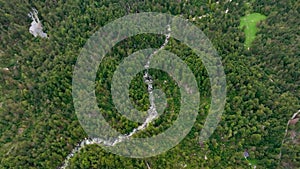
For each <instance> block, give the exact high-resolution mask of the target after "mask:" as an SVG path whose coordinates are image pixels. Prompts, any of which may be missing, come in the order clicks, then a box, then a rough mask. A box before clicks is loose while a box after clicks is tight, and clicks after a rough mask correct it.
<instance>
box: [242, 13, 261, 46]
mask: <svg viewBox="0 0 300 169" xmlns="http://www.w3.org/2000/svg"><path fill="white" fill-rule="evenodd" d="M264 19H266V16H265V15H262V14H260V13H252V14H249V15H246V16H244V17H242V18H241V22H240V28H241V29H243V28H244V27H245V30H244V31H245V36H246V41H245V46H246V47H247V48H248V47H250V45H251V43H252V42H253V40H254V39H255V35H256V32H257V27H256V24H257V23H258V22H259V21H262V20H264Z"/></svg>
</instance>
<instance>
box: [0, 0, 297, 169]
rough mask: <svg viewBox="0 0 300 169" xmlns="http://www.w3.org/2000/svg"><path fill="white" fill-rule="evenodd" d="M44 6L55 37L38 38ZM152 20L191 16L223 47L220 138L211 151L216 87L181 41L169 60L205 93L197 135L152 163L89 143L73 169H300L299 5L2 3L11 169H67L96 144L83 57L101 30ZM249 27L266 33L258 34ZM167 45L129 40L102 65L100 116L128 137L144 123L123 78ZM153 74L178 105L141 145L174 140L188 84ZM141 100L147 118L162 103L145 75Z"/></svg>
mask: <svg viewBox="0 0 300 169" xmlns="http://www.w3.org/2000/svg"><path fill="white" fill-rule="evenodd" d="M32 8H35V9H37V11H38V17H39V19H40V21H41V23H42V25H43V31H44V32H46V33H47V35H48V38H43V37H38V36H37V37H35V36H33V35H32V34H31V33H30V32H29V27H30V23H31V22H32V19H31V18H30V17H29V16H28V13H29V12H30V11H32ZM142 12H159V13H166V14H171V15H174V16H180V17H181V18H183V19H186V20H188V21H189V22H191V23H192V24H193V25H195V26H197V28H199V29H200V30H202V31H203V33H204V34H205V35H206V36H207V38H208V39H209V40H210V41H211V43H212V45H213V46H214V48H215V49H216V51H217V53H218V55H219V56H220V57H221V61H222V65H223V67H224V71H225V75H226V88H227V89H226V91H227V93H226V95H227V96H226V104H225V109H224V113H223V114H222V117H221V119H220V122H219V124H218V126H217V128H216V130H215V131H214V133H213V134H212V135H211V136H210V137H209V139H208V140H206V141H204V142H199V135H200V132H201V129H202V128H203V126H204V122H205V119H206V116H207V114H208V110H209V108H210V106H211V97H212V94H211V91H212V88H214V87H215V86H212V85H211V83H210V80H209V76H208V72H207V69H206V68H205V66H204V64H203V62H202V61H201V59H199V58H198V57H197V56H196V54H195V52H194V51H193V50H191V48H189V47H188V46H187V45H185V44H184V43H182V42H180V41H178V40H177V39H175V38H172V36H171V37H170V38H169V39H168V43H167V44H166V45H165V46H164V50H167V51H169V52H171V53H174V54H176V55H177V56H178V57H179V58H180V59H181V60H183V61H184V63H186V64H187V65H188V67H189V68H190V69H191V70H192V72H193V73H194V75H195V78H196V81H197V85H198V88H199V93H200V100H201V102H200V105H199V111H198V115H197V119H196V121H195V123H194V125H193V126H192V129H191V131H190V132H189V133H188V135H187V136H186V137H185V138H184V139H183V140H182V141H181V142H180V143H179V144H178V145H176V146H175V147H173V148H172V149H170V150H168V151H166V152H164V153H162V154H159V155H157V156H153V157H147V158H129V157H124V156H119V155H116V154H114V153H110V152H108V151H106V150H105V149H103V148H102V147H101V146H99V145H96V144H91V145H87V146H85V147H84V148H82V149H81V150H80V151H79V152H77V153H76V154H74V156H72V158H70V160H69V162H68V166H67V167H66V168H74V169H77V168H87V169H90V168H95V169H96V168H97V169H98V168H111V169H114V168H117V169H124V168H129V169H135V168H141V169H149V168H150V169H156V168H158V169H160V168H199V169H208V168H221V169H223V168H224V169H244V168H257V169H265V168H271V169H272V168H274V169H281V168H282V169H285V168H289V169H297V168H300V122H298V120H299V119H300V113H299V114H296V113H297V112H299V110H300V70H299V67H300V30H299V26H300V20H299V18H300V1H297V0H279V1H274V0H262V1H259V0H251V1H246V0H219V1H217V0H176V1H173V0H171V1H162V0H152V1H150V0H121V1H116V0H103V1H92V0H61V1H57V0H44V1H31V0H25V1H22V2H21V1H16V0H10V1H6V0H0V39H1V40H0V91H1V93H0V168H5V169H6V168H28V169H33V168H60V167H61V166H62V165H63V164H64V162H65V159H66V157H67V156H68V155H69V154H70V153H71V152H72V150H73V149H74V148H75V147H76V145H77V144H78V143H80V142H81V141H82V140H84V139H85V138H87V137H89V136H88V134H87V133H86V132H85V130H84V129H83V128H82V126H81V124H80V122H79V120H78V117H77V116H76V113H75V108H74V104H73V97H72V80H73V79H72V78H73V71H74V66H75V64H76V61H77V57H78V56H79V53H80V51H81V49H82V48H83V47H84V45H85V44H86V42H87V40H88V39H89V38H90V37H91V36H92V35H93V34H94V33H95V32H96V31H97V30H99V29H100V28H101V27H103V26H104V25H106V24H108V23H110V22H112V21H114V20H116V19H118V18H120V17H123V16H125V15H128V14H135V13H142ZM251 14H260V16H263V17H262V18H261V19H258V20H255V23H254V24H253V23H251V24H249V23H248V24H247V21H245V20H243V18H246V17H247V16H251ZM242 20H243V22H244V23H242ZM245 22H246V23H245ZM249 25H250V26H252V29H255V31H254V32H252V33H250V35H249V31H248V30H249V28H248V27H247V26H249ZM253 26H255V27H253ZM246 30H247V31H246ZM249 36H251V37H250V38H249ZM249 39H250V40H249ZM165 40H166V36H165V35H154V34H140V35H136V36H133V37H130V38H127V39H125V40H123V41H121V42H119V43H118V44H116V45H115V46H114V47H113V48H112V49H111V51H110V52H109V53H107V54H106V56H105V57H104V58H103V61H102V62H101V64H100V65H99V67H98V71H97V75H96V80H95V86H96V87H95V94H96V98H97V104H98V107H99V108H100V109H101V110H103V117H104V118H105V120H106V121H107V122H108V123H109V124H110V125H111V126H112V127H113V128H114V129H115V130H117V131H118V132H120V133H122V134H126V133H129V132H131V131H132V130H133V129H134V128H137V127H138V126H139V125H140V123H138V122H134V121H131V120H129V119H126V118H125V117H124V116H122V114H120V113H119V112H118V110H117V109H116V108H115V105H114V102H113V100H112V93H111V85H112V84H111V82H112V80H113V74H114V71H115V70H116V69H117V66H118V65H119V64H120V63H122V61H123V60H124V59H125V58H127V57H128V56H129V55H131V54H133V53H135V52H137V51H139V50H142V49H147V48H155V49H157V48H160V47H161V46H162V45H163V44H164V42H165ZM149 73H150V74H151V76H152V78H153V79H154V81H153V87H154V88H155V89H160V90H161V91H163V92H164V93H165V97H166V100H167V102H166V104H167V107H166V109H165V110H164V112H163V114H162V115H161V116H160V117H159V118H157V119H155V120H154V121H153V122H152V123H150V124H149V126H148V127H147V128H145V130H143V131H138V132H137V133H136V134H134V135H133V137H134V138H139V137H151V136H154V135H157V134H159V133H161V132H163V131H166V130H167V129H168V128H169V127H170V126H172V124H173V123H174V121H175V120H176V119H177V118H178V113H179V105H180V89H179V87H178V85H177V83H176V82H175V81H174V79H172V77H170V76H169V75H168V74H167V73H166V72H164V71H161V70H156V69H149ZM129 96H130V99H131V102H132V103H133V104H134V106H135V108H136V109H137V110H139V111H142V112H147V110H148V108H149V106H151V102H149V97H150V96H149V93H148V92H147V84H146V83H145V82H144V81H143V72H140V73H138V74H137V75H136V77H134V78H133V79H132V81H131V83H130V87H129Z"/></svg>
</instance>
